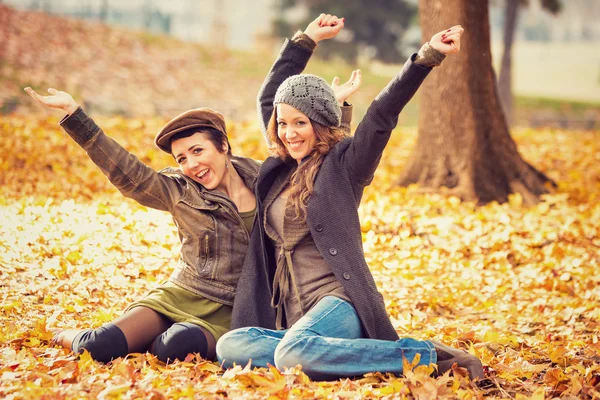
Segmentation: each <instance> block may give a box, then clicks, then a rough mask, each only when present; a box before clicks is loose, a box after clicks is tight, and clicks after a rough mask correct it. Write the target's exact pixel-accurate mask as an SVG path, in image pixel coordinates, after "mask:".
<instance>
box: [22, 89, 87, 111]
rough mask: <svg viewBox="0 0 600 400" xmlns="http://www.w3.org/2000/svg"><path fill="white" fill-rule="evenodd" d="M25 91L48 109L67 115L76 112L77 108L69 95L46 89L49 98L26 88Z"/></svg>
mask: <svg viewBox="0 0 600 400" xmlns="http://www.w3.org/2000/svg"><path fill="white" fill-rule="evenodd" d="M25 91H26V92H27V93H28V94H29V95H30V96H31V97H33V98H34V99H35V100H36V101H37V102H38V103H40V104H42V105H44V106H46V107H48V108H58V109H60V110H63V111H65V112H66V113H68V114H72V113H73V112H75V110H77V107H79V106H78V104H77V103H76V102H75V100H73V97H72V96H71V95H70V94H69V93H67V92H63V91H61V90H56V89H53V88H50V89H48V93H50V96H42V95H40V94H38V93H37V92H36V91H35V90H33V89H32V88H30V87H26V88H25Z"/></svg>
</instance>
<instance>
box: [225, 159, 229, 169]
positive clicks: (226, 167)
mask: <svg viewBox="0 0 600 400" xmlns="http://www.w3.org/2000/svg"><path fill="white" fill-rule="evenodd" d="M225 169H229V160H225Z"/></svg>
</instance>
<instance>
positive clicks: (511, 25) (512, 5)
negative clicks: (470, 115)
mask: <svg viewBox="0 0 600 400" xmlns="http://www.w3.org/2000/svg"><path fill="white" fill-rule="evenodd" d="M518 11H519V0H506V8H505V10H504V49H503V54H502V64H501V66H500V76H499V77H498V94H499V95H500V103H501V104H502V109H503V110H504V115H505V117H506V120H507V122H508V124H509V125H511V124H512V121H513V96H512V45H513V40H514V37H515V30H516V27H517V15H518Z"/></svg>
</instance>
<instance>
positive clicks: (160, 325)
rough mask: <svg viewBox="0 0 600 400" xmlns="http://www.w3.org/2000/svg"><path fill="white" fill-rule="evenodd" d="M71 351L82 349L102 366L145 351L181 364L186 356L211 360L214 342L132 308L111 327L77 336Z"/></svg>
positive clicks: (191, 328) (192, 327)
mask: <svg viewBox="0 0 600 400" xmlns="http://www.w3.org/2000/svg"><path fill="white" fill-rule="evenodd" d="M71 348H72V350H73V351H74V352H75V353H79V352H82V351H83V349H86V350H87V351H88V352H90V354H91V355H92V357H93V358H94V359H95V360H97V361H101V362H105V363H106V362H109V361H110V360H112V359H115V358H118V357H124V356H126V355H127V354H129V353H141V352H145V351H149V352H150V353H152V354H154V355H156V357H157V358H158V359H159V360H161V361H164V362H168V361H175V359H178V360H180V361H183V359H185V357H186V356H187V355H188V354H189V353H200V356H202V357H203V358H206V359H209V360H214V359H215V339H214V337H213V336H212V335H211V334H210V332H208V331H207V330H206V329H204V328H201V327H200V326H198V325H194V324H190V323H185V322H184V323H173V322H172V321H171V320H169V319H168V318H166V317H165V316H163V315H162V314H160V313H158V312H156V311H154V310H152V309H150V308H148V307H135V308H133V309H131V310H130V311H128V312H127V313H125V314H124V315H123V316H121V317H119V318H117V319H116V320H115V321H113V322H112V323H108V324H105V325H103V326H101V327H100V328H97V329H94V330H85V331H82V332H80V333H79V334H77V336H75V338H74V339H73V343H72V345H71Z"/></svg>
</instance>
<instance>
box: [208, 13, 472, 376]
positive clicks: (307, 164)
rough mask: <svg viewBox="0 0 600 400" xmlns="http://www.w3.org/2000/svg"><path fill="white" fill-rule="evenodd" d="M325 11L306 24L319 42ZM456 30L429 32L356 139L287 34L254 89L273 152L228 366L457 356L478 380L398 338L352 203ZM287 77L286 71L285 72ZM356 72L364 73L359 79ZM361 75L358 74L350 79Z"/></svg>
mask: <svg viewBox="0 0 600 400" xmlns="http://www.w3.org/2000/svg"><path fill="white" fill-rule="evenodd" d="M343 24H344V21H343V19H338V18H336V17H335V16H331V15H323V14H322V15H321V16H320V17H319V18H317V19H316V20H315V21H313V23H311V25H309V26H308V28H307V29H306V31H305V35H307V36H309V37H310V38H312V39H313V41H314V42H315V45H316V43H318V41H319V40H320V39H321V36H320V34H321V33H322V29H320V28H321V27H322V26H327V25H331V26H337V27H338V28H340V27H343ZM462 32H463V29H462V27H460V26H455V27H453V28H450V29H448V30H447V31H444V32H440V33H438V34H436V35H434V36H433V37H432V39H431V41H430V43H428V44H426V45H424V46H423V47H422V48H421V50H420V51H419V54H418V55H417V54H415V55H413V56H412V57H411V58H410V59H409V60H408V61H407V63H406V64H405V65H404V68H403V69H402V71H401V72H400V73H399V74H398V75H397V76H396V77H395V78H394V79H393V80H392V81H391V82H390V83H389V84H388V86H387V87H386V88H385V89H384V90H383V91H382V92H381V93H380V94H379V95H378V96H377V98H376V99H375V100H374V102H373V103H372V105H371V106H370V107H369V109H368V111H367V113H366V115H365V117H364V119H363V120H362V122H361V123H360V124H359V126H358V127H357V129H356V132H355V134H354V136H353V137H344V135H342V134H340V132H338V130H337V129H336V127H338V126H339V124H340V115H341V112H340V109H339V107H338V104H337V103H336V102H335V98H334V96H333V93H332V91H331V88H330V87H329V86H328V85H327V83H325V82H324V81H323V80H322V79H321V78H318V77H315V76H313V75H294V74H298V73H300V72H301V71H302V70H303V69H304V67H305V65H306V63H307V62H308V59H309V58H310V55H311V49H305V48H299V47H298V46H293V45H291V44H290V43H289V42H286V43H285V44H284V46H283V49H282V51H281V53H280V54H279V57H278V59H277V60H276V62H275V64H274V65H273V67H272V69H271V71H270V72H269V74H268V76H267V79H266V80H265V83H264V84H263V88H262V90H261V92H260V94H259V111H260V115H261V116H262V121H263V124H264V125H263V129H264V131H265V132H266V136H267V137H268V139H269V141H270V143H271V150H272V154H273V156H272V157H269V158H268V159H267V160H266V161H265V162H264V163H263V165H262V166H261V169H260V172H259V176H258V178H257V184H256V188H255V193H256V197H257V204H258V206H257V218H256V220H255V227H254V230H253V233H252V237H251V240H250V245H249V250H248V251H249V253H248V255H247V257H246V259H245V262H244V269H243V271H242V275H241V277H240V280H239V282H238V286H237V292H236V298H235V301H234V310H233V317H232V318H233V319H232V329H234V330H232V331H231V332H229V333H227V334H225V335H224V336H223V337H222V338H221V339H220V340H219V341H218V343H217V357H218V359H219V360H220V361H221V362H224V364H225V365H226V366H231V365H232V364H233V363H236V364H245V363H247V362H248V360H250V359H251V360H252V362H253V364H254V365H255V366H266V365H267V364H274V365H276V366H277V367H293V366H295V365H297V364H301V365H302V367H303V370H304V371H305V372H306V373H307V374H308V375H309V376H310V377H312V378H314V379H330V378H339V377H346V376H356V375H361V374H364V373H368V372H372V371H381V372H394V373H402V365H403V364H402V359H403V358H406V359H408V360H409V361H411V360H413V359H414V358H415V357H420V361H419V363H420V364H425V365H428V364H436V363H437V364H438V372H444V371H446V370H448V369H450V368H451V366H452V364H453V363H455V362H456V363H458V365H459V366H464V367H466V368H467V369H468V370H469V372H470V373H471V376H472V377H477V378H481V377H482V376H483V370H482V367H481V363H480V362H479V360H478V359H477V358H476V357H474V356H471V355H469V354H467V353H466V352H463V351H459V350H454V349H451V348H449V347H447V346H444V345H442V344H441V343H437V342H433V341H419V340H415V339H412V338H403V339H399V338H398V335H397V333H396V331H395V329H394V327H393V326H392V324H391V322H390V320H389V317H388V315H387V313H386V310H385V305H384V301H383V297H382V295H381V294H380V293H379V292H378V290H377V287H376V284H375V281H374V279H373V277H372V275H371V272H370V270H369V267H368V265H367V263H366V261H365V257H364V253H363V248H362V237H361V231H360V222H359V217H358V212H357V208H358V206H359V204H360V201H361V197H362V194H363V190H364V188H365V186H367V185H369V184H370V183H371V181H372V179H373V176H374V173H375V170H376V168H377V166H378V164H379V160H380V158H381V154H382V152H383V150H384V148H385V146H386V144H387V142H388V139H389V137H390V134H391V132H392V130H393V129H394V127H395V126H396V124H397V121H398V114H399V113H400V111H401V110H402V108H403V107H404V105H405V104H406V103H407V102H408V101H409V100H410V99H411V97H412V96H413V95H414V93H415V92H416V90H417V89H418V88H419V86H420V85H421V83H422V82H423V80H424V79H425V77H426V76H427V75H428V74H429V72H430V71H431V69H432V67H433V66H435V65H439V63H441V61H442V60H443V58H444V57H445V54H450V53H454V52H457V51H458V50H459V46H460V36H461V34H462ZM292 75H293V76H292ZM358 80H360V76H359V77H358ZM353 83H359V82H353Z"/></svg>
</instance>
